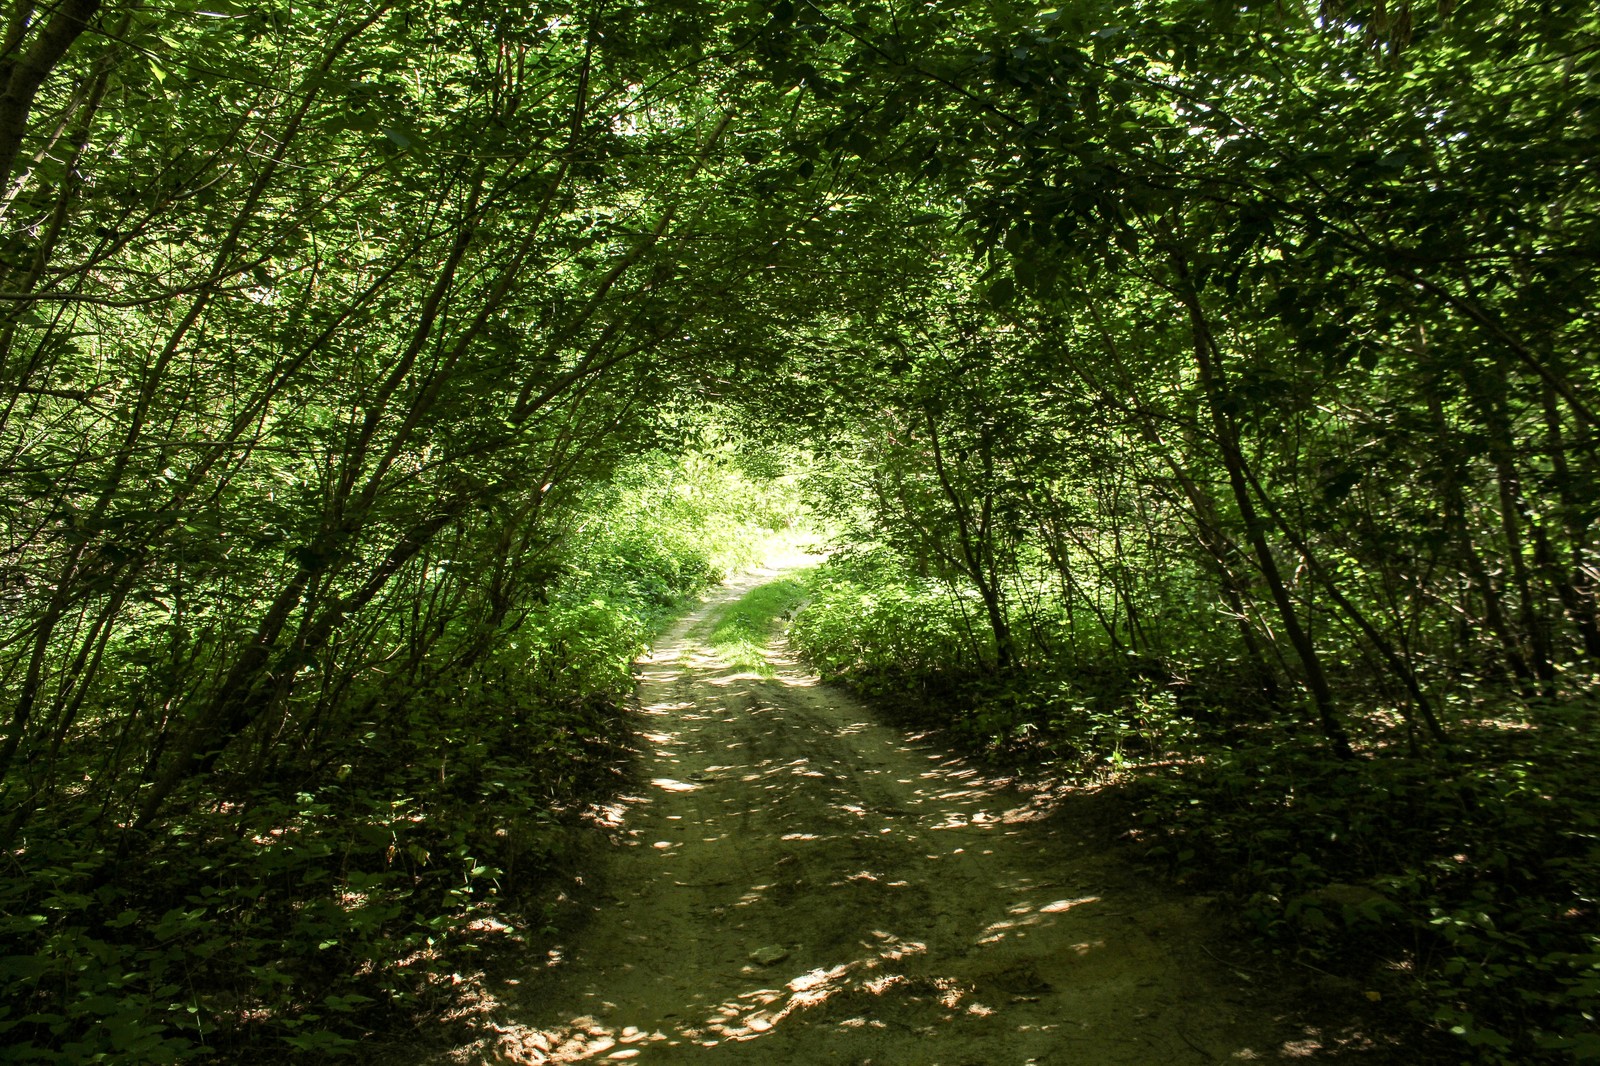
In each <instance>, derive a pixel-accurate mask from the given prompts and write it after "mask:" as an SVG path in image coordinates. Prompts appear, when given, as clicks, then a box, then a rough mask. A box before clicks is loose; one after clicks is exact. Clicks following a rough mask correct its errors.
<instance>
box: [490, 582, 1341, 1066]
mask: <svg viewBox="0 0 1600 1066" xmlns="http://www.w3.org/2000/svg"><path fill="white" fill-rule="evenodd" d="M776 576H778V573H777V571H776V570H771V569H769V570H767V571H761V572H757V573H754V574H750V575H747V576H745V577H743V578H741V579H739V580H737V581H735V582H733V583H731V584H729V585H728V586H726V587H724V588H723V589H722V590H720V592H719V593H718V594H717V595H716V596H714V597H713V598H712V599H711V600H710V601H709V602H707V603H706V604H705V605H704V606H703V607H702V608H701V609H699V610H698V611H696V612H695V613H693V614H691V615H690V616H689V617H687V618H685V619H684V620H683V621H682V622H681V623H680V624H678V625H677V626H676V627H675V628H674V629H673V630H672V631H671V632H670V633H669V634H668V635H667V636H666V637H665V638H664V639H663V640H662V641H661V642H660V643H659V644H658V646H657V647H656V649H655V652H654V654H653V655H652V656H651V657H650V658H649V659H647V660H644V661H642V662H641V663H640V665H639V702H640V708H639V713H640V714H641V716H642V719H641V723H640V726H639V732H640V734H641V741H642V742H641V749H642V750H641V751H640V767H639V773H638V777H637V781H638V784H637V786H636V788H635V789H633V790H632V794H630V795H627V796H624V797H623V798H622V799H621V800H620V801H619V802H618V803H617V804H616V805H615V807H614V808H612V809H609V810H607V811H605V812H603V815H604V819H605V821H606V822H607V823H608V825H609V828H610V832H611V841H612V843H611V845H610V846H609V847H607V848H604V849H602V850H603V852H604V854H603V855H601V856H599V857H598V861H599V864H600V867H601V869H599V870H598V871H596V873H595V874H592V875H589V876H587V877H586V878H585V880H586V881H587V882H588V884H589V885H590V886H591V887H592V888H594V887H595V886H598V887H597V888H596V889H595V891H596V898H595V899H592V900H590V901H589V903H590V904H592V905H595V907H594V913H593V915H592V916H591V917H590V919H589V920H588V921H586V922H584V923H583V924H582V927H581V929H579V930H578V931H577V934H576V935H575V936H574V938H573V942H572V943H571V944H570V950H569V949H568V948H561V949H557V950H555V951H552V952H551V953H550V956H549V957H548V959H546V960H544V962H543V964H542V965H539V966H537V967H535V972H532V973H528V974H525V975H524V976H522V977H521V978H520V979H519V980H518V981H517V982H516V987H515V989H512V990H511V994H510V996H509V998H506V999H504V1001H503V1002H502V1004H501V1006H500V1009H497V1010H496V1011H495V1012H494V1015H495V1018H496V1024H495V1025H494V1027H493V1029H494V1033H495V1035H494V1036H493V1037H491V1039H490V1041H488V1042H487V1043H485V1044H482V1045H479V1048H478V1049H477V1050H476V1051H473V1052H469V1053H468V1055H469V1057H470V1059H471V1060H472V1061H498V1062H516V1063H547V1062H551V1063H566V1062H584V1061H593V1062H617V1061H630V1060H634V1061H641V1062H647V1063H675V1062H685V1061H689V1060H691V1059H693V1061H696V1062H699V1061H702V1060H706V1061H726V1062H750V1063H756V1062H760V1063H767V1064H790V1063H793V1064H800V1063H805V1064H810V1063H833V1062H839V1063H857V1064H865V1063H872V1064H879V1066H904V1064H916V1066H936V1064H943V1066H965V1064H980V1063H981V1064H984V1066H1000V1064H1019V1066H1020V1064H1024V1063H1040V1064H1045V1063H1048V1064H1067V1063H1073V1064H1082V1066H1115V1064H1150V1066H1187V1064H1209V1063H1235V1062H1240V1061H1279V1060H1282V1059H1301V1058H1302V1056H1314V1057H1318V1058H1320V1056H1318V1055H1317V1041H1316V1040H1315V1039H1308V1038H1307V1036H1308V1034H1307V1032H1306V1030H1305V1029H1304V1028H1303V1027H1300V1026H1296V1025H1294V1024H1291V1023H1290V1022H1289V1021H1288V1020H1286V1019H1284V1018H1282V1017H1280V1016H1279V1015H1278V1013H1277V1012H1275V1011H1274V1010H1273V1009H1272V1008H1271V1007H1270V1006H1269V1005H1268V1002H1267V998H1265V997H1263V996H1262V995H1261V993H1260V990H1259V989H1258V987H1257V986H1259V985H1261V984H1263V983H1265V982H1263V980H1262V978H1260V977H1256V978H1254V979H1252V978H1251V976H1250V975H1249V974H1246V973H1243V972H1241V971H1239V970H1233V969H1229V968H1227V967H1224V966H1222V965H1220V964H1219V962H1218V960H1217V958H1216V952H1215V951H1214V950H1212V948H1213V947H1214V944H1213V941H1212V937H1213V930H1212V928H1211V927H1212V926H1213V925H1214V924H1215V916H1214V915H1213V914H1211V913H1210V912H1208V910H1207V908H1206V907H1205V906H1204V905H1203V904H1201V903H1196V902H1194V901H1190V900H1185V899H1180V898H1173V897H1171V896H1166V895H1163V894H1162V893H1161V892H1159V891H1158V890H1156V889H1155V888H1154V887H1153V886H1151V885H1148V884H1145V883H1142V882H1141V881H1140V879H1139V878H1138V877H1137V875H1135V874H1134V873H1132V872H1130V871H1129V870H1128V869H1127V868H1126V867H1125V866H1123V865H1121V864H1119V863H1118V862H1117V861H1116V860H1114V859H1112V858H1109V857H1107V855H1106V854H1105V852H1104V848H1103V847H1102V846H1101V845H1099V844H1098V843H1096V842H1094V841H1093V840H1091V839H1089V834H1088V833H1087V832H1085V831H1083V830H1082V828H1081V826H1076V825H1075V824H1074V822H1073V820H1072V819H1069V818H1064V817H1061V816H1059V815H1057V814H1055V813H1054V812H1053V810H1052V803H1051V802H1050V801H1049V800H1048V799H1047V798H1046V797H1045V796H1044V795H1043V794H1042V793H1041V794H1033V795H1030V794H1028V793H1024V792H1018V791H1013V790H1011V789H1008V788H1007V787H1004V786H1003V785H1000V784H997V783H995V782H992V781H990V780H987V779H986V778H985V776H984V774H983V773H981V772H980V771H979V770H978V769H976V768H974V767H973V766H972V765H969V764H968V763H966V762H964V761H963V760H962V759H960V758H957V757H954V756H952V755H951V754H950V753H949V752H948V751H944V750H939V749H937V748H936V747H933V746H929V745H927V744H925V743H923V742H921V741H919V740H917V739H915V738H910V737H908V736H907V735H905V734H904V733H902V732H900V731H898V730H896V729H892V728H890V727H887V726H885V725H881V724H878V723H876V722H875V721H874V720H873V718H872V717H871V715H870V714H869V712H868V711H867V710H866V709H865V708H863V707H862V706H861V705H859V704H858V703H856V702H854V701H852V700H851V699H849V698H848V697H847V696H845V695H844V694H842V693H840V692H837V691H835V690H833V689H830V688H827V687H821V686H819V685H818V684H817V681H816V678H815V677H813V676H812V675H810V674H808V673H807V672H806V671H805V670H804V669H803V668H801V667H800V666H799V665H798V664H796V663H795V662H794V661H792V659H790V658H789V657H788V656H787V655H786V654H784V652H783V650H782V640H781V638H779V639H778V640H775V642H774V645H775V647H774V650H773V652H772V656H771V661H772V663H773V665H774V667H775V671H776V676H775V677H773V678H770V679H764V678H761V677H759V676H755V675H752V674H736V673H734V672H732V671H731V670H729V669H728V668H726V667H725V666H724V665H723V664H721V663H719V662H718V661H716V660H715V659H714V658H713V657H711V656H710V654H709V653H708V652H707V651H706V650H705V649H704V648H703V646H702V645H701V644H700V643H699V641H700V640H701V639H702V638H703V636H704V629H705V626H706V624H707V620H708V618H709V617H710V616H711V615H712V614H713V613H714V612H715V610H716V608H717V606H718V605H719V604H721V603H725V602H727V601H728V600H730V599H732V598H734V597H737V596H739V595H740V594H742V593H743V592H744V591H746V590H748V589H749V588H751V587H753V586H755V585H757V584H760V583H762V582H764V581H769V580H772V579H773V578H775V577H776ZM1208 945H1210V946H1208ZM458 1061H460V1059H459V1058H458Z"/></svg>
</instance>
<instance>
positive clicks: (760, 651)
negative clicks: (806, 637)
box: [706, 570, 811, 677]
mask: <svg viewBox="0 0 1600 1066" xmlns="http://www.w3.org/2000/svg"><path fill="white" fill-rule="evenodd" d="M809 579H810V571H809V570H805V571H800V572H797V573H795V574H793V575H792V576H790V577H786V578H783V579H781V580H778V581H771V582H768V583H767V584H765V585H758V586H756V587H755V588H753V589H751V590H750V591H749V592H747V593H745V594H744V595H743V596H740V597H739V598H738V599H737V600H734V601H733V602H732V603H730V604H728V605H727V606H726V607H724V608H722V610H721V611H720V612H718V614H717V615H716V617H715V620H714V621H713V623H712V626H711V636H710V637H708V638H707V640H706V643H707V644H709V645H710V646H711V650H712V651H713V652H715V653H716V654H717V656H718V657H719V658H721V659H722V660H724V661H725V662H726V663H727V664H728V665H729V666H731V667H733V668H734V669H736V670H749V671H754V672H755V673H758V674H760V675H761V676H762V677H771V676H772V664H771V663H769V662H767V652H766V648H767V641H768V639H769V638H770V637H771V636H772V630H773V629H774V627H775V626H776V625H777V622H778V619H779V618H784V617H787V616H788V615H789V614H790V613H791V612H793V611H794V609H795V608H796V607H798V606H800V604H801V603H803V602H804V601H805V599H806V597H808V596H809V595H811V587H810V580H809Z"/></svg>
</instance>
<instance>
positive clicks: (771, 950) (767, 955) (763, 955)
mask: <svg viewBox="0 0 1600 1066" xmlns="http://www.w3.org/2000/svg"><path fill="white" fill-rule="evenodd" d="M788 957H789V949H788V948H783V947H779V946H778V945H777V944H768V945H767V946H766V947H764V948H757V949H756V950H754V951H752V952H751V953H750V961H751V962H758V963H760V964H761V965H763V966H772V965H774V964H775V963H780V962H782V961H783V960H784V959H787V958H788Z"/></svg>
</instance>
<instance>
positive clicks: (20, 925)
mask: <svg viewBox="0 0 1600 1066" xmlns="http://www.w3.org/2000/svg"><path fill="white" fill-rule="evenodd" d="M591 496H592V498H591V499H590V501H589V502H588V504H587V505H586V506H585V507H583V508H582V509H581V510H579V512H578V516H577V517H576V518H575V519H574V520H573V521H572V522H571V523H570V525H568V526H567V527H566V528H565V529H562V530H559V531H558V532H559V533H560V537H559V539H550V540H547V541H545V542H542V543H541V542H538V541H532V542H530V543H531V547H530V549H529V551H528V552H526V553H525V554H524V556H523V557H522V558H521V561H520V562H519V563H518V564H517V566H518V569H516V570H509V569H507V570H503V571H502V572H500V573H498V574H495V575H492V577H493V581H495V582H497V583H498V584H496V585H490V584H489V582H488V579H486V581H485V585H486V586H487V587H489V588H491V589H494V588H500V589H505V588H513V589H520V590H521V591H520V593H519V596H518V598H517V599H516V600H515V602H512V603H509V604H507V605H506V607H505V609H504V610H503V611H500V612H498V616H497V617H496V616H495V615H490V614H489V612H488V611H487V610H478V609H473V608H474V605H476V604H480V603H482V602H483V601H482V600H475V599H473V598H472V594H471V593H469V592H467V591H456V590H457V589H462V590H465V589H470V588H471V585H470V582H467V581H461V582H459V583H458V584H457V585H449V584H446V583H445V581H443V580H438V581H436V582H435V584H433V585H432V586H430V585H429V584H428V582H429V581H430V580H431V579H432V576H431V575H430V574H426V573H425V574H422V575H420V576H419V578H418V583H419V588H420V589H421V590H422V591H421V595H420V597H419V598H420V599H422V600H423V601H424V602H423V603H422V604H419V605H418V607H417V609H416V614H414V613H413V610H412V608H411V607H409V606H406V607H405V608H404V609H402V610H399V611H396V612H393V613H391V614H389V615H386V616H384V617H383V618H382V620H381V622H380V623H379V625H380V626H387V627H392V631H391V630H390V629H384V628H378V629H376V630H375V632H374V633H373V635H372V636H371V638H370V644H371V646H372V647H373V648H374V649H376V653H375V654H374V656H373V660H372V661H371V662H366V663H362V664H360V665H359V668H352V669H350V670H349V671H347V672H345V673H342V674H339V675H334V674H333V673H332V672H329V673H328V675H327V678H328V679H327V681H326V682H325V683H320V684H319V683H316V682H317V681H318V680H319V679H318V677H317V675H315V674H312V673H311V672H310V671H309V670H308V672H307V673H308V676H309V677H310V678H311V682H312V683H308V684H306V685H305V686H303V690H296V691H295V692H294V693H292V694H291V696H290V698H289V699H288V701H287V702H286V710H285V712H284V715H283V721H282V723H281V725H279V726H278V727H277V732H276V733H274V734H272V735H271V736H270V737H269V738H266V739H264V740H263V741H261V742H260V743H259V745H255V744H251V745H244V744H241V745H235V750H236V751H237V752H238V754H236V755H234V754H231V753H230V756H229V757H228V758H225V759H219V760H218V762H217V765H216V771H215V773H213V774H211V775H210V776H208V777H205V778H199V777H197V778H196V779H194V780H193V781H191V782H189V783H188V784H187V785H186V786H185V788H184V789H183V790H182V791H181V792H180V793H178V794H177V795H176V796H175V797H174V801H173V802H172V803H171V804H169V805H168V810H167V813H164V814H163V816H162V817H160V818H158V819H155V820H153V821H151V822H150V823H149V824H147V825H144V826H141V827H138V828H134V827H132V826H130V825H129V824H128V819H127V817H126V816H125V815H123V816H116V817H113V816H112V814H114V813H115V810H116V808H115V807H113V806H112V803H111V801H108V800H107V799H106V797H105V796H104V795H103V794H101V793H97V792H96V791H95V790H94V789H93V788H92V787H89V786H90V785H91V784H92V782H93V781H94V776H95V774H96V773H97V769H98V767H100V766H102V765H103V764H104V762H105V761H106V760H110V759H114V758H116V757H118V749H117V747H116V738H117V736H118V732H119V730H118V728H117V727H116V723H117V722H118V720H119V715H122V714H126V713H127V712H125V711H124V710H123V709H122V708H120V707H115V706H108V707H105V708H94V709H92V710H91V711H86V715H85V717H86V718H87V719H88V720H90V721H97V720H103V721H104V722H106V723H108V725H107V726H106V727H105V728H103V729H98V730H90V731H85V733H84V735H83V736H82V738H76V739H75V741H74V745H73V747H72V748H71V749H70V752H69V755H70V757H71V758H73V759H75V760H76V762H75V763H74V767H75V771H76V772H77V773H79V774H80V775H81V777H82V780H83V781H84V782H85V787H83V788H82V789H81V790H79V791H78V792H77V793H76V798H75V799H73V800H72V801H71V802H66V803H61V804H57V805H55V806H54V807H52V808H50V809H48V810H44V811H41V812H39V813H38V814H37V815H36V816H35V817H34V819H33V821H32V823H31V824H30V825H29V827H28V829H27V831H26V832H25V833H24V834H23V835H22V836H21V837H20V838H19V839H17V840H16V841H15V842H14V844H13V846H12V848H10V849H9V850H8V851H6V852H4V853H0V931H3V935H4V938H5V948H4V950H3V958H0V1061H8V1062H39V1063H58V1064H77V1063H87V1062H113V1063H117V1064H119V1066H145V1064H152V1066H153V1064H166V1063H177V1062H186V1061H191V1060H198V1059H202V1058H211V1059H214V1060H215V1059H221V1060H225V1061H241V1062H243V1061H261V1062H280V1061H286V1060H293V1061H306V1062H310V1061H321V1060H323V1059H325V1058H327V1057H328V1056H332V1055H349V1054H354V1053H355V1052H356V1051H357V1049H358V1048H360V1049H362V1050H363V1053H365V1051H367V1050H370V1049H371V1047H372V1041H373V1040H374V1038H375V1034H382V1033H386V1032H410V1031H412V1030H413V1029H414V1027H415V1026H416V1024H417V1023H418V1020H419V1019H436V1018H438V1017H439V1016H440V1015H443V1014H448V1013H450V1012H452V1011H458V1010H459V1009H460V1008H461V1006H462V1003H463V1000H462V997H463V996H464V995H465V994H467V993H468V992H469V991H470V989H471V988H472V986H473V974H474V972H475V971H476V970H477V969H479V968H480V967H481V966H482V959H483V958H484V957H485V955H486V953H488V952H490V951H492V950H493V949H495V948H496V947H502V946H505V945H509V944H513V943H525V942H527V941H529V940H536V939H538V938H539V937H540V936H541V935H543V930H545V928H546V927H547V926H548V925H549V923H550V915H549V914H547V913H546V910H545V907H546V904H545V903H544V902H543V901H544V900H546V899H547V898H549V892H550V890H551V889H552V886H555V885H558V884H559V883H560V882H561V881H562V880H563V879H564V878H565V877H566V876H567V867H568V865H569V864H570V862H571V861H572V855H573V853H574V847H575V845H576V843H577V841H578V839H579V836H580V832H581V830H580V828H579V821H578V814H579V813H580V811H581V810H582V809H583V808H584V807H585V806H586V804H587V803H588V802H590V801H591V800H592V799H593V798H594V797H596V796H597V795H600V794H604V793H605V792H607V791H608V790H610V789H612V788H614V787H615V783H616V774H617V772H618V771H617V767H618V766H620V765H621V764H622V763H623V762H624V761H625V744H624V741H625V731H626V729H625V721H624V714H623V710H622V708H623V706H624V704H625V702H626V699H627V696H628V694H629V693H631V691H632V687H633V678H632V675H631V672H630V663H631V661H632V660H633V659H634V658H635V656H636V655H637V654H638V653H639V652H640V651H641V650H642V649H643V648H644V647H645V646H646V644H647V643H648V641H649V639H650V637H651V635H652V633H653V632H654V630H655V629H656V628H657V627H658V626H659V625H660V624H661V623H662V621H663V619H665V618H666V617H667V616H668V615H670V613H671V612H673V611H674V610H676V609H677V608H678V607H679V606H680V605H681V604H682V603H683V602H685V601H686V599H687V598H688V597H690V596H692V595H693V594H695V593H697V592H699V591H701V590H703V589H705V588H707V587H709V586H710V585H712V584H714V583H715V582H716V581H718V580H720V579H721V578H722V576H723V574H724V571H725V569H726V568H729V567H732V566H738V565H742V564H743V563H744V562H746V561H748V560H749V559H750V558H752V557H755V556H756V555H758V554H759V553H760V552H761V551H763V550H764V548H765V545H766V543H767V542H768V541H769V540H771V539H772V538H774V537H782V536H787V535H791V534H789V533H787V532H786V527H788V526H789V525H791V524H792V523H793V519H794V514H793V510H792V508H793V501H792V497H791V496H788V495H786V494H785V493H783V492H782V491H781V489H779V490H772V491H767V490H764V489H763V488H762V486H761V485H759V484H757V483H754V482H751V481H748V480H746V479H744V478H742V477H739V476H738V475H737V474H735V473H732V472H730V471H728V470H727V469H725V468H722V467H717V466H706V465H704V464H702V465H701V466H699V467H698V468H697V467H695V466H694V464H693V463H690V462H677V461H666V460H663V459H660V458H657V459H655V460H651V461H647V462H641V463H640V464H638V465H636V466H635V467H633V468H631V469H629V470H625V471H623V472H622V473H621V474H619V475H618V476H617V478H616V479H615V480H614V481H612V482H611V483H609V484H608V485H606V486H600V487H598V488H597V489H596V491H594V492H593V493H592V494H591ZM706 529H710V530H712V531H713V533H712V534H704V533H703V531H704V530H706ZM463 566H465V562H464V561H460V560H444V561H442V562H441V563H440V564H439V565H438V566H437V567H435V568H434V570H433V571H432V575H444V577H445V578H449V577H450V576H451V575H452V574H453V573H455V572H459V571H452V570H451V569H450V568H451V567H463ZM429 596H432V597H434V600H433V602H427V599H426V598H427V597H429ZM451 596H456V597H459V599H458V600H457V602H458V604H459V605H461V606H459V607H458V608H457V609H456V613H454V614H451V613H448V612H445V611H443V610H441V611H439V612H438V613H437V615H436V617H437V619H438V621H437V623H436V624H434V623H429V624H428V625H426V626H419V625H416V624H415V622H414V619H415V617H416V616H417V615H419V614H420V612H421V610H423V609H424V607H426V608H429V609H431V608H432V607H433V606H434V604H435V603H441V602H444V601H446V600H447V599H448V598H449V597H451ZM489 602H490V603H492V602H493V601H492V600H490V601H489ZM486 616H487V617H486ZM134 651H137V649H134ZM108 654H125V652H124V651H123V649H120V648H115V647H114V648H113V649H112V651H111V652H110V653H108ZM126 654H130V655H131V654H133V652H126ZM91 715H93V716H97V717H91ZM268 740H270V741H271V742H272V743H270V744H269V743H268ZM112 799H113V800H116V799H118V797H115V796H113V797H112ZM124 809H126V808H124ZM108 811H110V812H112V814H108Z"/></svg>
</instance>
